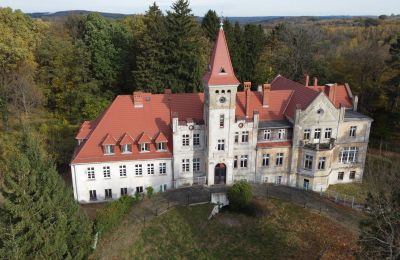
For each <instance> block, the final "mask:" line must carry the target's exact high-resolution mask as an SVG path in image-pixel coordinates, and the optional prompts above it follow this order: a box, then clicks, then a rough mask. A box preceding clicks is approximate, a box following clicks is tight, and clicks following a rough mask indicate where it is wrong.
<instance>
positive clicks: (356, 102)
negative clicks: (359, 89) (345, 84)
mask: <svg viewBox="0 0 400 260" xmlns="http://www.w3.org/2000/svg"><path fill="white" fill-rule="evenodd" d="M357 107H358V96H354V100H353V111H357Z"/></svg>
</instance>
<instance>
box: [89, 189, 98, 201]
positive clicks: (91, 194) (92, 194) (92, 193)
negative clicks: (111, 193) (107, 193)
mask: <svg viewBox="0 0 400 260" xmlns="http://www.w3.org/2000/svg"><path fill="white" fill-rule="evenodd" d="M89 199H90V200H97V194H96V190H89Z"/></svg>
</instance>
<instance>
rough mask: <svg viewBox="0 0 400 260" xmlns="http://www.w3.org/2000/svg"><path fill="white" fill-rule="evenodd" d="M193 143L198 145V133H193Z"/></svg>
mask: <svg viewBox="0 0 400 260" xmlns="http://www.w3.org/2000/svg"><path fill="white" fill-rule="evenodd" d="M193 145H196V146H198V145H200V134H193Z"/></svg>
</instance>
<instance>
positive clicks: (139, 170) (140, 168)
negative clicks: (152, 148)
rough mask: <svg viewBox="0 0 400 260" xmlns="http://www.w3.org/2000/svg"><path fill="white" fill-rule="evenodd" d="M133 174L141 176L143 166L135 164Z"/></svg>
mask: <svg viewBox="0 0 400 260" xmlns="http://www.w3.org/2000/svg"><path fill="white" fill-rule="evenodd" d="M135 175H136V176H142V175H143V167H142V165H141V164H135Z"/></svg>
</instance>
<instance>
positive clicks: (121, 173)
mask: <svg viewBox="0 0 400 260" xmlns="http://www.w3.org/2000/svg"><path fill="white" fill-rule="evenodd" d="M119 176H121V177H126V165H120V166H119Z"/></svg>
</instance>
